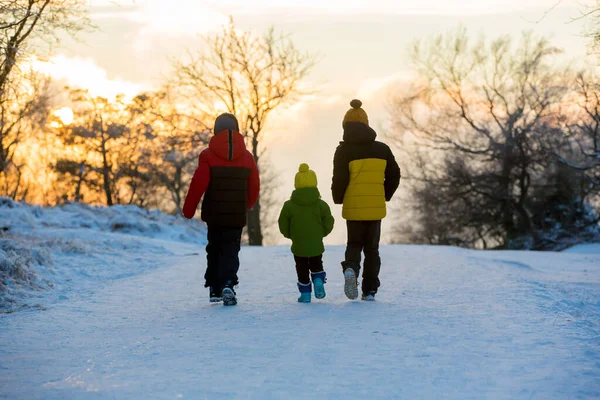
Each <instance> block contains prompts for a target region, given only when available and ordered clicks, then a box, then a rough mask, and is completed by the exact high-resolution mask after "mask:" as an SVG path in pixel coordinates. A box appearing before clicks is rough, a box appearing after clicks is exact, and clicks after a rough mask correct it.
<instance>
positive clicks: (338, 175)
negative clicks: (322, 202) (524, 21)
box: [331, 145, 350, 204]
mask: <svg viewBox="0 0 600 400" xmlns="http://www.w3.org/2000/svg"><path fill="white" fill-rule="evenodd" d="M349 183H350V170H349V168H348V163H347V162H346V160H345V157H344V154H343V151H342V146H341V145H340V146H338V148H337V149H336V151H335V156H334V157H333V179H332V181H331V194H332V195H333V202H334V203H335V204H342V203H343V202H344V195H345V194H346V189H347V188H348V184H349Z"/></svg>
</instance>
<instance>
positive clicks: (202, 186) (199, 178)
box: [182, 152, 210, 219]
mask: <svg viewBox="0 0 600 400" xmlns="http://www.w3.org/2000/svg"><path fill="white" fill-rule="evenodd" d="M209 183H210V166H209V165H208V161H207V160H206V154H205V153H204V152H202V153H200V156H199V157H198V168H196V172H194V176H193V177H192V183H191V184H190V188H189V189H188V192H187V195H186V196H185V203H184V204H183V212H182V213H183V216H184V217H186V218H187V219H192V218H194V214H196V208H198V203H200V199H201V198H202V196H203V195H204V192H206V189H208V184H209Z"/></svg>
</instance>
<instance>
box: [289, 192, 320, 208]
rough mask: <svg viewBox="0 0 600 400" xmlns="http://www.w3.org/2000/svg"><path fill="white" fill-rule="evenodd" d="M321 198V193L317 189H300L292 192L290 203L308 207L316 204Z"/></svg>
mask: <svg viewBox="0 0 600 400" xmlns="http://www.w3.org/2000/svg"><path fill="white" fill-rule="evenodd" d="M320 198H321V193H319V189H317V188H302V189H296V190H294V191H293V192H292V201H293V202H294V203H296V204H299V205H301V206H309V205H311V204H314V203H316V202H317V201H319V199H320Z"/></svg>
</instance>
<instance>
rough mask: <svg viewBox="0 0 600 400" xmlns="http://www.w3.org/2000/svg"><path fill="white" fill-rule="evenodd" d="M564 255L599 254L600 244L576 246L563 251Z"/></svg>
mask: <svg viewBox="0 0 600 400" xmlns="http://www.w3.org/2000/svg"><path fill="white" fill-rule="evenodd" d="M564 252H565V253H577V254H600V243H587V244H578V245H576V246H573V247H569V248H568V249H566V250H564Z"/></svg>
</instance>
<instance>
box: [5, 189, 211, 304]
mask: <svg viewBox="0 0 600 400" xmlns="http://www.w3.org/2000/svg"><path fill="white" fill-rule="evenodd" d="M167 242H185V243H195V244H198V245H199V246H203V245H204V244H205V243H206V229H205V226H204V225H203V224H201V223H200V222H198V221H187V220H185V219H183V218H182V217H176V216H173V215H166V214H164V213H162V212H160V211H155V210H153V211H149V210H144V209H141V208H139V207H136V206H114V207H95V206H90V205H87V204H79V203H69V204H64V205H61V206H56V207H48V208H44V207H39V206H32V205H29V204H24V203H17V202H14V201H13V200H11V199H8V198H5V197H0V313H2V312H12V311H14V310H17V309H20V308H23V307H27V306H30V307H31V306H33V307H44V304H45V303H47V302H48V300H49V298H48V296H47V292H48V291H49V290H50V289H59V290H58V293H57V296H59V297H61V298H64V297H66V294H65V293H66V292H69V291H71V290H73V289H80V288H82V287H87V286H89V285H93V284H97V283H98V282H102V281H106V280H111V279H117V278H121V277H127V276H132V275H136V274H138V273H141V272H143V271H144V270H147V269H150V268H154V267H156V266H158V261H157V256H159V255H161V254H162V255H164V254H168V253H169V250H168V249H167V247H168V246H166V245H165V243H167ZM132 260H133V262H132ZM31 301H34V303H30V302H31Z"/></svg>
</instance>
